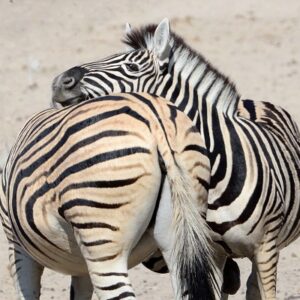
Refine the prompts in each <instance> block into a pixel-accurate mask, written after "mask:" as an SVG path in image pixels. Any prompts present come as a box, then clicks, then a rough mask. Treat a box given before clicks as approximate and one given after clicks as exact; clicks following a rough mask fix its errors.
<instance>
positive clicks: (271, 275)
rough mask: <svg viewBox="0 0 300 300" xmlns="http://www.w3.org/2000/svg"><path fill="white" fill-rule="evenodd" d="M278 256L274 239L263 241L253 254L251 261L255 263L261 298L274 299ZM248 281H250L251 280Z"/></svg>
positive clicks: (264, 299)
mask: <svg viewBox="0 0 300 300" xmlns="http://www.w3.org/2000/svg"><path fill="white" fill-rule="evenodd" d="M278 258H279V252H278V249H277V246H276V241H275V240H272V241H268V242H267V243H263V244H262V245H261V246H260V247H259V249H258V251H257V252H256V253H255V255H254V259H253V263H254V264H255V268H256V270H257V281H258V286H259V290H260V294H261V299H263V300H275V299H276V275H277V263H278ZM253 280H254V277H253ZM249 283H251V281H250V282H249ZM253 288H255V286H253ZM249 293H250V292H249ZM255 299H257V298H255ZM258 299H259V298H258Z"/></svg>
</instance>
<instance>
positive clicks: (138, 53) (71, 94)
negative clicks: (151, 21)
mask: <svg viewBox="0 0 300 300" xmlns="http://www.w3.org/2000/svg"><path fill="white" fill-rule="evenodd" d="M123 42H124V43H125V44H126V51H125V52H123V53H120V54H115V55H112V56H110V57H107V58H105V59H103V60H100V61H96V62H92V63H87V64H84V65H81V66H76V67H74V68H71V69H69V70H67V71H65V72H63V73H62V74H60V75H59V76H57V77H56V78H55V79H54V81H53V84H52V92H53V94H52V101H53V104H54V105H55V103H60V104H61V105H62V106H67V105H70V104H75V103H79V102H82V101H84V100H88V99H91V98H95V97H97V96H104V95H108V94H111V93H118V92H132V91H134V92H148V93H155V92H156V90H157V88H158V86H159V85H160V84H161V83H162V81H165V80H166V74H167V71H168V65H169V59H170V53H171V49H172V47H171V44H170V29H169V21H168V19H164V20H163V21H162V22H161V23H160V24H159V25H157V26H156V25H147V26H145V27H142V28H140V29H134V30H133V29H131V27H130V25H129V24H128V23H127V24H126V34H125V37H124V39H123Z"/></svg>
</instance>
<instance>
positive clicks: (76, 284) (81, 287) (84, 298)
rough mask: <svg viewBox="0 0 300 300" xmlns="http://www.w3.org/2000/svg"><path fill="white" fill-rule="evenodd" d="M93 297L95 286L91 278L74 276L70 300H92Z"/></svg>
mask: <svg viewBox="0 0 300 300" xmlns="http://www.w3.org/2000/svg"><path fill="white" fill-rule="evenodd" d="M92 296H93V285H92V282H91V279H90V276H89V275H86V276H80V277H78V276H72V281H71V288H70V300H91V299H92Z"/></svg>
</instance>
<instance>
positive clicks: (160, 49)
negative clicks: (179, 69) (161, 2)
mask: <svg viewBox="0 0 300 300" xmlns="http://www.w3.org/2000/svg"><path fill="white" fill-rule="evenodd" d="M169 40H170V26H169V20H168V19H167V18H165V19H163V20H162V21H161V22H160V23H159V25H158V26H157V28H156V30H155V33H154V52H155V53H156V55H157V56H158V58H159V59H160V60H164V59H165V58H167V57H169V52H170V49H171V47H170V45H169Z"/></svg>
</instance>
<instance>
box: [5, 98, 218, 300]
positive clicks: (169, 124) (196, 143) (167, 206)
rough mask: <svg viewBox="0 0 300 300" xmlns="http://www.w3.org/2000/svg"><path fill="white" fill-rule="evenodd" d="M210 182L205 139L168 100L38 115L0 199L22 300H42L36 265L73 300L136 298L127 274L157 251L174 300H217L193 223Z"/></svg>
mask: <svg viewBox="0 0 300 300" xmlns="http://www.w3.org/2000/svg"><path fill="white" fill-rule="evenodd" d="M209 177H210V163H209V159H208V157H207V153H206V149H205V145H204V141H203V140H202V137H201V135H200V134H199V132H198V131H197V130H196V129H195V128H194V126H193V124H192V122H191V121H190V120H189V119H188V117H187V116H186V115H185V114H183V113H182V112H180V111H179V110H178V109H177V108H176V107H175V106H174V105H172V104H170V103H169V104H168V103H167V102H166V101H165V100H164V99H161V98H158V97H154V96H150V95H148V94H134V93H132V94H115V95H110V96H105V97H102V98H101V101H98V99H97V100H91V101H88V102H84V103H81V104H78V105H76V106H71V107H67V108H64V109H59V110H57V109H48V110H45V111H42V112H40V113H38V114H36V115H35V116H34V117H33V118H31V120H29V121H28V123H27V124H26V125H25V127H24V128H23V129H22V131H21V133H20V134H19V136H18V139H17V142H16V144H15V146H14V147H13V148H12V150H11V152H10V155H9V158H8V161H7V163H6V166H5V168H4V171H3V176H2V184H1V191H0V197H1V198H0V199H1V202H0V208H1V209H0V212H1V214H0V215H1V221H2V225H3V228H4V230H5V232H6V235H7V239H8V242H9V259H10V264H11V275H12V278H13V280H14V284H15V288H16V291H17V295H18V299H23V300H24V299H26V300H34V299H39V297H40V278H41V275H42V272H43V268H44V267H48V268H51V269H53V270H55V271H58V272H62V273H65V274H70V275H72V288H71V295H70V299H73V300H74V299H76V300H85V299H91V296H92V293H93V290H94V292H95V293H96V295H97V297H98V299H101V300H105V299H107V300H113V299H114V300H116V299H128V300H129V299H136V297H135V295H134V291H133V288H132V286H131V284H130V281H129V278H128V266H129V267H132V266H133V265H135V264H137V263H140V262H141V261H143V260H144V259H145V258H146V256H147V255H149V254H150V253H152V252H153V251H154V250H155V249H156V248H157V247H158V246H159V248H160V250H161V251H162V253H163V255H164V258H165V260H166V262H167V265H168V268H169V270H170V273H171V277H172V283H173V288H174V292H175V295H176V299H178V300H179V299H183V298H185V299H191V300H198V299H205V300H210V299H215V296H214V295H215V294H214V293H215V291H214V290H215V288H214V285H215V282H214V281H215V280H216V279H215V276H214V273H213V272H214V271H213V269H214V264H213V259H212V254H211V240H210V234H209V229H208V226H207V224H206V221H205V218H204V217H199V214H204V213H205V211H206V206H207V199H206V198H207V190H206V185H207V182H209ZM165 179H167V180H165ZM153 212H155V214H154V217H152V215H153ZM155 216H157V217H155ZM140 247H142V248H140ZM129 256H130V257H129ZM128 259H129V261H128ZM90 279H91V282H90ZM195 283H197V284H195ZM199 283H200V286H199ZM183 295H186V296H188V297H185V296H183Z"/></svg>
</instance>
